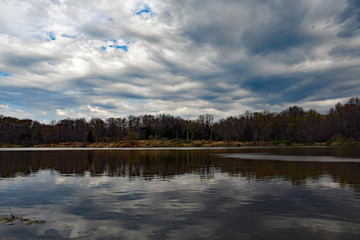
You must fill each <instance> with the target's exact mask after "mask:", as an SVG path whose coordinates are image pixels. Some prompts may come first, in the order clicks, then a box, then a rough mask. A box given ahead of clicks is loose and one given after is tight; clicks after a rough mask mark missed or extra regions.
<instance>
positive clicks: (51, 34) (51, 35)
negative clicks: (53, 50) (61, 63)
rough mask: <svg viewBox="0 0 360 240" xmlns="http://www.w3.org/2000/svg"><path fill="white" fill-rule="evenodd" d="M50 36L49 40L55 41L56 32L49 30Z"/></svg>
mask: <svg viewBox="0 0 360 240" xmlns="http://www.w3.org/2000/svg"><path fill="white" fill-rule="evenodd" d="M47 35H48V37H49V38H50V39H49V41H50V40H51V41H55V40H56V37H55V33H54V32H49V33H47Z"/></svg>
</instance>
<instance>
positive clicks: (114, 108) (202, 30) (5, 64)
mask: <svg viewBox="0 0 360 240" xmlns="http://www.w3.org/2000/svg"><path fill="white" fill-rule="evenodd" d="M9 12H12V13H14V14H9ZM15 13H16V14H15ZM15 15H16V18H15V17H14V16H15ZM357 15H358V4H357V2H356V1H347V2H345V1H336V0H331V1H325V0H319V1H310V0H305V1H301V2H296V3H291V4H290V3H288V2H287V1H276V2H266V1H265V2H264V1H250V0H245V1H234V0H226V1H222V2H219V1H207V2H206V3H205V2H199V1H196V2H193V1H188V2H178V1H151V0H147V1H142V2H138V1H134V0H130V1H127V2H126V3H120V2H111V3H110V2H109V1H108V0H101V1H84V0H80V1H75V2H65V1H49V2H48V1H33V0H30V1H27V2H26V3H24V2H20V1H3V2H1V3H0V55H1V56H2V57H1V59H0V71H1V73H0V89H1V90H0V91H1V96H0V101H1V102H0V104H3V105H9V106H10V105H11V104H16V106H19V107H20V108H21V109H23V110H24V112H25V113H26V114H33V116H34V117H35V118H37V117H38V118H41V119H43V118H44V115H42V114H40V113H41V112H44V111H45V112H47V113H48V114H47V115H46V117H47V118H48V119H47V120H48V121H50V120H51V118H56V119H59V118H61V117H65V116H66V117H77V116H86V117H90V118H91V117H93V116H99V117H102V118H105V117H113V116H119V115H120V116H127V115H128V114H135V115H138V114H145V113H150V114H156V113H169V114H175V115H180V116H187V117H188V116H191V117H196V116H197V115H199V114H200V113H212V114H215V115H218V116H219V117H220V116H229V115H238V114H241V113H243V112H244V111H246V110H250V111H255V110H272V111H278V110H279V107H284V108H287V107H288V106H289V105H294V104H297V105H299V106H304V107H305V106H306V107H309V108H315V109H319V111H326V109H324V108H323V107H320V106H319V105H316V104H315V103H316V102H333V101H334V100H336V99H348V98H351V97H353V96H356V95H357V94H358V92H359V90H360V89H359V87H358V77H357V76H359V75H360V73H359V70H358V69H360V68H359V64H360V60H359V51H357V49H358V48H359V47H360V46H359V44H360V39H359V36H358V26H359V24H358V21H357ZM14 94H17V95H16V98H15V97H14V96H15V95H14ZM311 103H314V105H311ZM89 106H90V107H89ZM264 108H266V109H264ZM57 110H60V111H57ZM281 110H283V109H281ZM92 114H93V115H92ZM10 115H11V113H10Z"/></svg>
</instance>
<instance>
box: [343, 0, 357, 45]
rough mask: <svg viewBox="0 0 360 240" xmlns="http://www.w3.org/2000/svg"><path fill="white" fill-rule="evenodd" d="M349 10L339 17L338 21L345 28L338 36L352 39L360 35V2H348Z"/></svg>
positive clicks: (355, 0)
mask: <svg viewBox="0 0 360 240" xmlns="http://www.w3.org/2000/svg"><path fill="white" fill-rule="evenodd" d="M347 3H348V6H347V8H346V9H345V10H344V11H343V12H342V13H341V14H340V15H339V17H338V21H339V23H342V24H343V26H342V28H341V31H339V33H338V36H339V37H341V38H351V37H353V36H354V35H357V34H358V33H359V29H360V2H359V1H357V0H348V1H347Z"/></svg>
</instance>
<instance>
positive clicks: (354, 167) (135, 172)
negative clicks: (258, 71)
mask: <svg viewBox="0 0 360 240" xmlns="http://www.w3.org/2000/svg"><path fill="white" fill-rule="evenodd" d="M216 168H218V169H220V171H221V172H223V173H228V174H229V175H231V176H243V177H246V178H247V179H257V180H260V179H268V178H279V177H280V178H283V179H286V180H289V181H290V182H292V183H293V184H302V183H304V182H305V181H306V179H309V178H310V179H318V178H319V177H321V176H322V175H324V174H328V175H330V176H332V177H333V179H334V181H335V182H338V183H341V184H342V185H351V186H352V187H354V189H360V188H359V185H360V177H359V176H360V151H359V149H358V148H349V147H346V148H340V147H339V148H304V147H300V148H245V149H236V150H233V149H228V150H185V151H184V150H161V151H156V150H153V151H148V150H140V151H139V150H129V151H112V150H109V151H101V150H100V151H95V150H94V151H2V152H1V151H0V177H2V178H8V177H15V176H18V175H20V176H27V175H31V174H35V173H37V172H38V171H39V170H41V169H50V170H52V171H58V172H59V173H60V174H61V175H68V176H84V175H85V174H86V173H89V174H90V176H97V175H105V176H110V177H114V176H118V177H127V178H128V179H129V180H131V179H133V178H140V179H144V180H151V179H154V178H158V179H163V180H166V179H171V178H174V177H175V176H178V175H182V174H186V173H195V174H198V175H200V177H201V178H204V179H211V178H213V177H214V176H213V175H214V170H215V169H216Z"/></svg>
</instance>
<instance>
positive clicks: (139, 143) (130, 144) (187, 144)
mask: <svg viewBox="0 0 360 240" xmlns="http://www.w3.org/2000/svg"><path fill="white" fill-rule="evenodd" d="M276 146H280V147H281V146H293V147H295V146H360V142H357V141H340V142H337V141H333V142H320V143H312V144H307V143H291V142H289V141H272V142H265V141H257V142H255V141H254V142H240V141H229V142H227V141H209V140H208V141H201V140H194V141H186V140H135V141H117V142H97V143H96V142H93V143H88V142H86V143H82V142H64V143H51V144H35V145H18V144H0V148H197V147H199V148H204V147H205V148H219V147H276Z"/></svg>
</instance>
